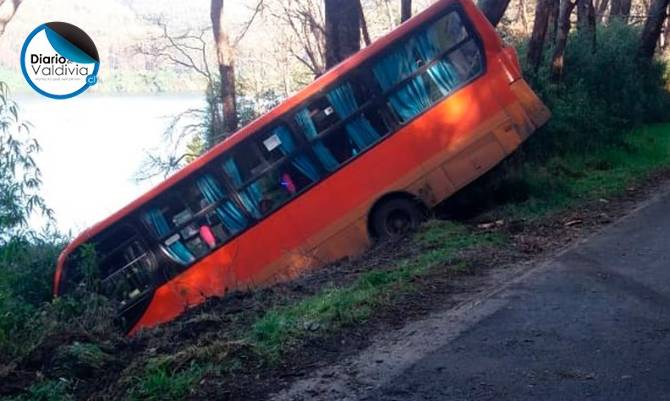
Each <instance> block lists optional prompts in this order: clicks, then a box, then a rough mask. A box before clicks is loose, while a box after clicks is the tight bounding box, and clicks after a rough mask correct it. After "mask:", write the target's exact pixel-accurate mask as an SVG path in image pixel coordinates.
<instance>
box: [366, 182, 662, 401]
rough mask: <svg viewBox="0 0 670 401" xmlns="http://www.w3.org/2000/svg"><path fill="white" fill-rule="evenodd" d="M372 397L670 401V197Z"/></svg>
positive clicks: (557, 266)
mask: <svg viewBox="0 0 670 401" xmlns="http://www.w3.org/2000/svg"><path fill="white" fill-rule="evenodd" d="M499 297H502V298H505V299H506V300H508V301H509V302H508V303H507V304H506V306H505V307H503V308H501V309H499V310H497V311H496V312H494V313H493V314H491V315H489V316H488V317H486V318H484V319H482V320H481V321H479V322H478V323H476V324H475V325H474V326H472V327H470V328H469V329H466V330H465V331H464V332H463V333H461V335H460V336H459V337H457V338H456V339H455V340H454V341H453V342H451V343H449V344H447V345H445V346H443V347H441V348H439V349H436V350H435V351H434V352H433V353H432V354H431V355H430V356H428V357H425V358H423V359H420V360H418V361H416V362H415V363H414V364H413V365H412V366H410V367H408V368H407V369H405V370H404V371H403V372H402V373H401V374H400V375H399V376H397V377H395V378H394V379H393V380H392V381H391V382H390V383H389V384H386V385H385V386H383V387H382V388H380V389H376V390H375V391H373V392H372V393H371V394H367V395H366V396H365V397H364V399H366V400H389V401H390V400H403V401H407V400H519V401H521V400H528V401H530V400H533V401H535V400H544V401H549V400H557V401H558V400H561V401H563V400H602V401H617V400H621V401H634V400H645V401H655V400H670V196H669V195H667V194H666V195H663V196H662V197H660V199H657V200H655V201H653V202H652V203H651V204H649V205H647V207H645V208H644V209H642V210H641V211H639V212H637V213H635V214H634V215H632V216H629V217H628V218H626V219H624V220H623V221H621V222H619V224H617V225H615V226H613V227H611V228H609V229H607V230H606V231H605V232H603V233H601V234H600V235H598V236H596V237H595V238H593V239H592V240H590V241H587V242H586V243H584V244H582V245H580V246H578V247H576V248H574V249H572V250H570V251H568V252H567V253H564V254H563V255H561V256H560V257H558V258H557V259H556V260H555V261H553V262H551V263H550V265H549V266H547V268H544V269H542V271H541V272H539V273H538V274H536V275H534V276H533V277H532V278H530V279H529V280H527V281H525V282H521V283H518V284H516V285H513V286H512V287H511V288H509V289H508V290H506V291H505V292H504V293H501V294H499Z"/></svg>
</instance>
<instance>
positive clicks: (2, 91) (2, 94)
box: [0, 82, 53, 244]
mask: <svg viewBox="0 0 670 401" xmlns="http://www.w3.org/2000/svg"><path fill="white" fill-rule="evenodd" d="M39 151H40V146H39V144H38V143H37V141H36V140H35V139H34V138H31V137H30V132H29V125H28V124H27V123H25V122H23V121H21V120H20V119H19V113H18V106H17V105H16V103H15V102H13V101H12V100H11V99H9V88H8V87H7V84H5V83H4V82H0V244H1V243H3V242H4V241H6V240H7V239H9V238H10V237H12V235H13V234H15V233H16V231H17V230H19V229H21V228H23V227H25V225H26V224H27V223H28V219H29V218H30V216H31V215H32V214H33V212H40V213H42V214H43V215H45V216H47V217H48V218H49V219H52V218H53V212H52V211H51V210H50V209H49V208H47V207H46V204H45V203H44V199H43V198H42V197H41V196H40V195H39V188H40V186H41V184H42V173H41V172H40V169H39V168H38V167H37V164H36V163H35V160H34V156H35V155H36V154H37V153H38V152H39Z"/></svg>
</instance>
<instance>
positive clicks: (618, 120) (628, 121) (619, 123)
mask: <svg viewBox="0 0 670 401" xmlns="http://www.w3.org/2000/svg"><path fill="white" fill-rule="evenodd" d="M638 43H639V29H638V28H636V27H633V26H630V25H624V24H622V23H618V22H616V21H615V22H612V23H611V24H609V25H607V26H604V25H601V26H598V29H597V44H596V47H595V49H594V48H593V45H592V41H591V38H589V37H586V36H582V35H580V34H579V33H574V34H573V35H572V37H571V38H570V40H569V41H568V46H567V48H566V51H565V65H566V67H565V71H564V75H563V76H562V77H561V82H560V83H558V84H557V83H554V82H552V80H551V79H550V71H549V67H548V66H549V65H550V57H551V54H552V52H553V49H546V51H545V60H544V62H543V64H542V67H541V68H540V70H539V71H538V72H537V73H536V74H535V73H532V72H531V71H526V77H528V79H529V81H530V83H531V86H533V88H534V89H535V90H536V91H537V92H538V93H539V94H540V97H541V98H542V99H543V100H544V102H545V103H546V104H547V106H548V107H549V108H550V109H551V111H552V114H553V116H552V119H551V120H550V121H549V123H548V124H547V125H546V126H545V127H544V128H543V129H542V130H540V131H539V132H538V133H537V135H535V136H534V137H533V139H532V140H531V141H529V144H528V146H527V149H526V152H525V156H526V157H527V158H530V159H535V160H537V159H544V158H546V157H548V156H555V155H557V154H558V155H561V154H566V153H584V152H592V151H593V150H594V149H596V148H599V147H601V146H604V145H612V144H621V143H623V136H624V135H625V133H626V132H629V131H630V129H631V128H633V127H634V126H637V125H640V124H643V123H650V122H659V121H662V120H665V119H668V118H670V113H668V110H670V99H669V95H668V92H667V90H666V85H667V76H666V72H665V71H666V66H665V64H664V63H663V62H661V61H660V60H656V61H654V62H653V63H652V64H651V65H647V64H642V63H640V62H639V61H638V60H637V59H636V58H635V56H634V55H635V54H636V51H637V46H638ZM524 49H525V44H524V43H521V44H520V45H519V50H520V54H521V55H522V56H523V55H524V54H525V51H524ZM525 69H526V70H528V68H527V67H526V68H525Z"/></svg>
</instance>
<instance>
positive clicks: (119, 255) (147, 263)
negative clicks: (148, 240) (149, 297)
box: [95, 225, 156, 307]
mask: <svg viewBox="0 0 670 401" xmlns="http://www.w3.org/2000/svg"><path fill="white" fill-rule="evenodd" d="M95 250H96V256H97V259H98V266H100V269H101V277H102V280H101V286H102V289H103V291H104V292H105V293H106V294H107V295H108V296H109V297H110V299H114V300H116V301H117V302H119V303H120V306H121V307H126V306H128V305H129V304H130V303H132V302H133V301H135V300H136V299H139V298H140V297H141V296H142V295H143V294H145V293H147V292H148V291H150V290H152V289H153V284H154V273H155V271H156V261H155V260H154V257H153V254H152V253H151V252H150V251H148V249H147V247H146V244H145V243H144V241H143V240H142V239H141V238H140V237H139V236H138V235H137V233H136V231H135V229H134V228H132V227H131V226H129V225H123V226H121V227H119V228H118V229H117V230H115V231H112V233H111V234H110V235H109V236H107V237H106V238H104V239H102V240H101V241H99V242H97V244H96V246H95Z"/></svg>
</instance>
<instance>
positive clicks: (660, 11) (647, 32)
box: [638, 0, 670, 61]
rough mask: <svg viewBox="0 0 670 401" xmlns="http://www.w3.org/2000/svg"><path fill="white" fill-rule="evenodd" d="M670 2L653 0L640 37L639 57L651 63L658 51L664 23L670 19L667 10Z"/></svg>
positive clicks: (668, 0) (669, 0)
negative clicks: (657, 47) (657, 45)
mask: <svg viewBox="0 0 670 401" xmlns="http://www.w3.org/2000/svg"><path fill="white" fill-rule="evenodd" d="M669 3H670V0H653V1H652V3H651V5H650V6H649V12H648V15H647V19H646V21H645V22H644V27H643V28H642V35H641V36H640V47H639V49H638V56H639V57H640V59H642V60H646V61H651V59H652V58H653V57H654V52H655V51H656V43H657V42H658V38H659V36H660V35H661V28H662V26H663V21H665V19H666V18H667V17H668V14H667V9H668V4H669Z"/></svg>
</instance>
